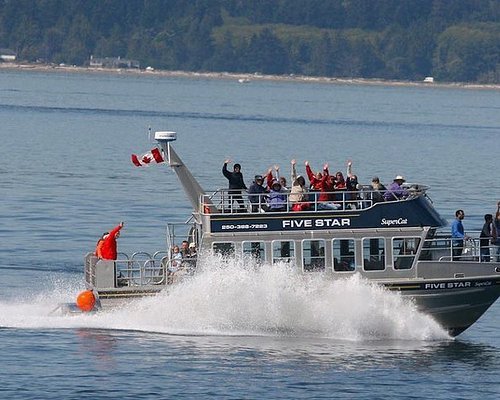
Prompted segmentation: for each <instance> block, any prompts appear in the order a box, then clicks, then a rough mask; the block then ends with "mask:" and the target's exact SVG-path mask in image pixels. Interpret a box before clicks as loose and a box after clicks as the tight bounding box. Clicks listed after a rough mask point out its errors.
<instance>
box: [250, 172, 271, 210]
mask: <svg viewBox="0 0 500 400" xmlns="http://www.w3.org/2000/svg"><path fill="white" fill-rule="evenodd" d="M263 183H264V178H263V177H262V175H255V179H254V181H253V182H252V184H251V185H250V187H249V188H248V200H249V201H250V203H251V204H252V212H260V210H262V211H267V204H266V203H267V196H265V193H267V192H268V191H267V189H266V188H265V187H264V186H263Z"/></svg>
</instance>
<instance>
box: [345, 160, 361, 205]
mask: <svg viewBox="0 0 500 400" xmlns="http://www.w3.org/2000/svg"><path fill="white" fill-rule="evenodd" d="M345 183H346V189H347V192H348V193H347V201H349V204H348V207H350V208H357V206H358V200H359V196H358V193H357V192H358V190H359V187H358V177H357V175H355V174H353V173H352V161H351V160H347V179H346V182H345Z"/></svg>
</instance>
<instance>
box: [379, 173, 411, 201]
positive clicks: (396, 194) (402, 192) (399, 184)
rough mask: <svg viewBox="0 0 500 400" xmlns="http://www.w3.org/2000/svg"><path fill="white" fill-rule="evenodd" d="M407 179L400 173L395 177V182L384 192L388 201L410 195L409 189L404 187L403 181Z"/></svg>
mask: <svg viewBox="0 0 500 400" xmlns="http://www.w3.org/2000/svg"><path fill="white" fill-rule="evenodd" d="M405 182H406V180H405V178H404V177H403V176H402V175H398V176H396V177H395V178H394V180H393V182H392V183H391V184H390V185H389V187H388V188H387V191H386V192H385V193H384V198H385V200H386V201H392V200H399V199H404V198H405V197H407V196H408V190H406V189H405V188H404V187H403V183H405Z"/></svg>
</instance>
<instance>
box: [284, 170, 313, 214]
mask: <svg viewBox="0 0 500 400" xmlns="http://www.w3.org/2000/svg"><path fill="white" fill-rule="evenodd" d="M290 163H291V165H292V189H291V191H290V197H289V199H290V202H291V203H292V210H293V211H304V210H308V209H309V207H310V204H309V202H308V201H307V189H306V180H305V179H304V177H303V176H302V175H297V170H296V168H295V165H296V164H297V162H296V161H295V160H292V161H290Z"/></svg>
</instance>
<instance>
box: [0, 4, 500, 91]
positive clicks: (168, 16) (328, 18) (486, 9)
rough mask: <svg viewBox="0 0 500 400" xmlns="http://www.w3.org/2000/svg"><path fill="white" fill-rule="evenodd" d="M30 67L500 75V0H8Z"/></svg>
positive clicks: (13, 41) (17, 42) (1, 20)
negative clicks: (98, 63)
mask: <svg viewBox="0 0 500 400" xmlns="http://www.w3.org/2000/svg"><path fill="white" fill-rule="evenodd" d="M0 48H9V49H12V50H14V51H15V52H16V53H17V57H18V59H19V60H22V61H28V62H37V61H38V62H45V63H56V64H59V63H66V64H74V65H86V64H88V62H89V58H90V56H91V55H93V56H94V57H118V56H120V57H122V58H129V59H135V60H138V61H140V63H141V65H142V66H152V67H154V68H157V69H167V70H186V71H225V72H237V73H254V72H257V73H262V74H298V75H308V76H329V77H349V78H355V77H362V78H384V79H402V80H421V79H423V78H424V77H426V76H434V77H435V78H436V79H437V80H440V81H451V82H478V83H499V82H500V2H499V1H498V0H465V1H464V0H376V1H375V0H252V1H245V0H127V1H123V0H0Z"/></svg>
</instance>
